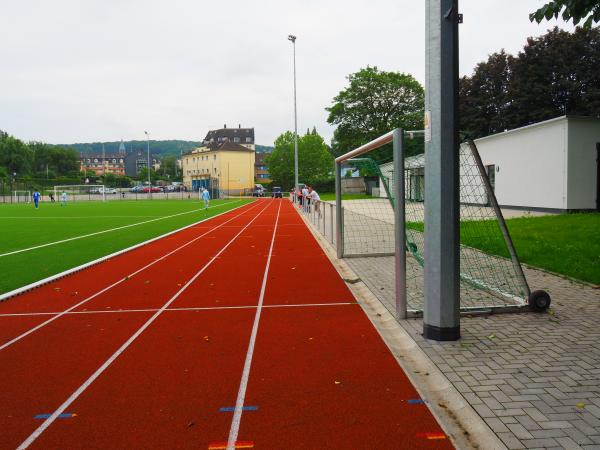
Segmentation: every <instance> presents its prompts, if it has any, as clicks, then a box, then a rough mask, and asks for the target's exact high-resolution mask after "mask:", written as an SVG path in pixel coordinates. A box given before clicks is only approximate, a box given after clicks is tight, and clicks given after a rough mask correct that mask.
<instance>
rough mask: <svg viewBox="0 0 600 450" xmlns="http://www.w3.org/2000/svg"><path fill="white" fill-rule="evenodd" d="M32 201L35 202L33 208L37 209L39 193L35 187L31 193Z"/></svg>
mask: <svg viewBox="0 0 600 450" xmlns="http://www.w3.org/2000/svg"><path fill="white" fill-rule="evenodd" d="M33 203H34V204H35V209H38V206H39V203H40V193H39V191H38V190H37V189H36V190H35V192H34V193H33Z"/></svg>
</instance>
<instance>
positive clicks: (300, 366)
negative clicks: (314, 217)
mask: <svg viewBox="0 0 600 450" xmlns="http://www.w3.org/2000/svg"><path fill="white" fill-rule="evenodd" d="M181 246H184V247H182V248H179V247H181ZM175 249H178V250H177V251H175V252H174V253H172V254H170V255H169V256H165V255H167V254H169V253H170V252H173V251H174V250H175ZM163 256H165V257H164V258H162V259H160V258H161V257H163ZM149 262H153V264H152V265H151V266H150V267H147V268H145V269H144V270H141V271H140V272H139V273H137V274H136V275H133V276H132V275H130V274H131V273H133V272H135V271H136V270H138V269H141V268H143V267H144V266H145V265H147V264H149ZM126 277H129V278H126ZM115 283H116V284H115ZM113 284H115V285H114V286H113V287H111V288H110V289H108V290H106V291H104V292H102V293H100V294H98V295H96V296H94V297H93V298H91V299H89V300H87V301H86V302H85V303H83V304H81V305H79V306H76V307H75V308H73V306H74V305H77V304H78V303H80V302H82V301H83V300H85V299H86V298H88V297H90V296H93V295H94V294H95V293H97V292H98V291H101V290H102V289H105V288H106V287H107V286H110V285H113ZM75 292H77V294H75ZM68 308H73V309H71V310H70V311H69V312H68V313H65V314H61V315H58V314H57V313H60V312H62V311H65V310H67V309H68ZM38 313H53V314H42V315H39V314H38ZM15 314H20V315H15ZM49 319H53V320H52V321H50V322H47V321H48V320H49ZM46 322H47V323H46ZM44 323H46V324H45V325H43V326H41V327H40V328H39V329H36V330H35V331H33V332H31V333H29V334H25V335H24V333H26V332H27V331H28V330H30V329H32V327H35V326H40V324H44ZM0 330H1V331H0V380H2V381H1V383H2V385H1V386H2V387H1V391H0V392H1V393H2V394H1V396H0V448H2V449H4V448H17V447H19V446H21V448H26V447H27V446H29V447H30V448H44V449H48V448H50V449H53V448H69V449H77V448H110V449H120V448H123V449H125V448H208V449H211V448H212V449H217V448H227V445H228V444H229V448H257V449H295V448H302V449H324V448H348V449H362V448H364V449H375V448H377V449H387V448H389V449H398V448H452V444H451V443H450V441H449V440H448V439H447V438H446V436H445V435H444V433H443V431H442V429H441V428H440V426H439V424H438V423H437V422H436V421H435V419H434V418H433V416H432V415H431V413H430V411H429V409H428V408H427V406H426V405H425V404H423V403H422V402H421V401H420V399H419V396H418V394H417V392H416V391H415V389H414V388H413V386H412V385H411V384H410V382H409V381H408V379H407V378H406V375H405V374H404V373H403V371H402V370H401V369H400V367H399V366H398V364H397V362H396V361H395V359H394V357H393V356H392V355H391V353H390V352H389V350H388V348H387V347H386V345H385V344H384V342H383V341H382V340H381V338H380V336H379V335H378V333H377V331H376V330H375V329H374V328H373V326H372V325H371V323H370V322H369V320H368V318H367V317H366V316H365V315H364V313H363V311H362V310H361V308H360V306H359V305H358V304H357V303H356V302H355V300H354V298H353V296H352V294H351V293H350V291H349V290H348V289H347V287H346V285H345V284H344V282H343V281H342V280H341V278H340V277H339V275H338V274H337V272H336V271H335V269H334V267H333V266H332V265H331V263H330V262H329V260H328V259H327V257H326V256H325V254H324V253H323V252H322V250H321V249H320V247H319V246H318V243H317V242H316V241H315V240H314V238H313V237H312V235H311V233H310V231H309V230H308V229H307V228H306V226H305V225H304V223H303V222H302V220H301V218H300V217H299V215H298V213H297V212H296V211H295V210H294V207H293V206H292V204H291V203H289V202H288V201H287V200H259V201H256V202H254V203H252V204H250V205H248V206H244V207H242V208H240V209H238V210H234V211H231V212H228V213H227V214H224V215H222V216H219V217H217V218H214V219H211V220H210V221H207V222H204V223H201V224H199V225H198V226H196V227H193V228H190V229H187V230H184V231H182V232H180V233H177V234H175V235H173V236H171V238H170V239H168V240H160V241H156V242H154V243H151V244H148V245H147V246H143V247H141V248H139V249H136V250H134V251H132V252H128V253H126V254H123V255H120V256H119V257H116V258H114V259H113V260H111V261H107V262H104V263H102V264H100V265H99V266H97V267H93V268H90V269H87V270H85V271H82V272H78V273H76V274H73V275H72V276H69V277H66V278H64V279H61V280H58V281H56V282H54V283H51V284H49V285H46V286H43V287H41V288H39V289H36V290H34V291H31V292H28V293H26V294H23V295H21V296H19V297H15V298H13V299H11V300H9V301H7V302H5V303H2V304H0ZM11 342H12V343H11ZM7 343H10V344H9V345H7ZM3 346H4V347H3ZM59 413H61V415H60V416H58V414H59ZM41 414H46V416H42V417H41V418H36V416H38V415H41ZM48 416H50V417H48ZM38 417H39V416H38Z"/></svg>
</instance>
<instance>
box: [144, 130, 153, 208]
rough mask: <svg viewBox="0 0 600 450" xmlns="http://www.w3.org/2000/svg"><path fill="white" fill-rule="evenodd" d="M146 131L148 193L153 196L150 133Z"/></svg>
mask: <svg viewBox="0 0 600 450" xmlns="http://www.w3.org/2000/svg"><path fill="white" fill-rule="evenodd" d="M144 133H146V144H147V148H148V194H150V197H152V183H151V182H150V133H148V132H147V131H144Z"/></svg>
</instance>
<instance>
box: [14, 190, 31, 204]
mask: <svg viewBox="0 0 600 450" xmlns="http://www.w3.org/2000/svg"><path fill="white" fill-rule="evenodd" d="M22 194H25V198H26V199H27V200H26V201H25V203H31V191H25V190H18V191H13V200H14V202H15V203H19V197H18V196H19V195H22Z"/></svg>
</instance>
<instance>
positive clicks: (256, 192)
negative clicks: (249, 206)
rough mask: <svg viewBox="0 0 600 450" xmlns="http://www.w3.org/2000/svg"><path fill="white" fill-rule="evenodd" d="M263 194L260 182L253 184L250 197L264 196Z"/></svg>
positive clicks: (263, 190) (263, 189)
mask: <svg viewBox="0 0 600 450" xmlns="http://www.w3.org/2000/svg"><path fill="white" fill-rule="evenodd" d="M264 196H265V188H264V187H263V185H262V184H255V185H254V190H253V191H252V197H264Z"/></svg>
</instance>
